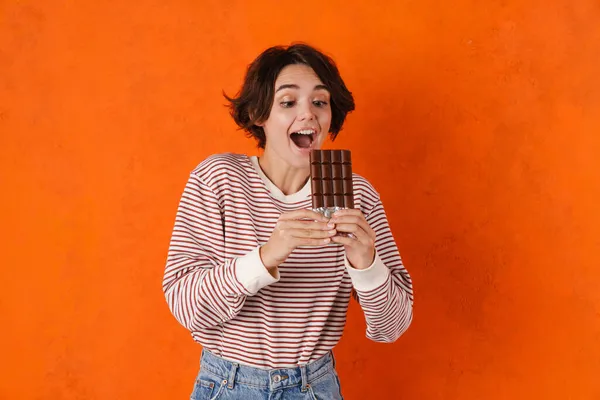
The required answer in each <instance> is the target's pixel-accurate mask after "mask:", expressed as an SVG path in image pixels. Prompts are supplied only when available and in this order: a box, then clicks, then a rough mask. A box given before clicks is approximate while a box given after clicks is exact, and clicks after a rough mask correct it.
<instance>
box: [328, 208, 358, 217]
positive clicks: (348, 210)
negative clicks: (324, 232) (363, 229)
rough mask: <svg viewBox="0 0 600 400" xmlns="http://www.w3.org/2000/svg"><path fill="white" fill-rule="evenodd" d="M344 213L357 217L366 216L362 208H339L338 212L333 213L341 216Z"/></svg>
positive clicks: (335, 215)
mask: <svg viewBox="0 0 600 400" xmlns="http://www.w3.org/2000/svg"><path fill="white" fill-rule="evenodd" d="M344 215H354V216H357V217H363V218H364V216H365V215H364V214H363V212H362V211H361V210H359V209H358V208H344V209H342V210H337V211H336V212H334V213H333V217H341V216H344Z"/></svg>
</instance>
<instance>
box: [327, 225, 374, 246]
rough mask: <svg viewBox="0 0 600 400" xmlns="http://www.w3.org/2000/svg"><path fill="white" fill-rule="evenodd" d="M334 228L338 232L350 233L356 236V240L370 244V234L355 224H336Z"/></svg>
mask: <svg viewBox="0 0 600 400" xmlns="http://www.w3.org/2000/svg"><path fill="white" fill-rule="evenodd" d="M335 229H336V230H337V231H338V232H344V233H350V234H352V235H354V236H355V237H356V239H357V240H358V241H360V242H361V243H364V244H369V245H370V244H372V242H373V240H372V239H371V236H370V235H369V234H368V233H367V232H365V231H364V229H362V227H361V226H359V225H356V224H336V226H335Z"/></svg>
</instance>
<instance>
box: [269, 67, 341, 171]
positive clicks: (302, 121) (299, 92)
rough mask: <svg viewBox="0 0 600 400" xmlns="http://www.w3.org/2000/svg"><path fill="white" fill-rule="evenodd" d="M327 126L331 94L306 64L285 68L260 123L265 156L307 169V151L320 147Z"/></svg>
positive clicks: (329, 123)
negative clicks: (267, 116) (267, 111)
mask: <svg viewBox="0 0 600 400" xmlns="http://www.w3.org/2000/svg"><path fill="white" fill-rule="evenodd" d="M330 125H331V106H330V94H329V91H328V90H327V89H326V88H325V86H324V85H323V82H321V80H320V79H319V77H318V76H317V75H316V74H315V72H314V71H313V70H312V68H310V67H309V66H306V65H302V64H293V65H288V66H287V67H285V68H284V69H283V70H282V71H281V73H280V74H279V76H278V77H277V80H276V81H275V96H274V101H273V107H272V108H271V113H270V114H269V118H268V119H267V120H266V121H265V122H264V123H262V124H261V125H260V126H262V127H263V129H264V131H265V135H266V138H267V141H266V144H265V155H266V154H267V153H268V154H269V157H273V156H276V158H277V159H278V160H279V161H285V162H287V163H288V164H289V165H290V166H292V167H295V168H306V167H308V159H309V154H310V151H311V150H312V149H319V148H321V144H322V143H323V141H324V140H325V138H326V137H327V134H328V133H329V127H330Z"/></svg>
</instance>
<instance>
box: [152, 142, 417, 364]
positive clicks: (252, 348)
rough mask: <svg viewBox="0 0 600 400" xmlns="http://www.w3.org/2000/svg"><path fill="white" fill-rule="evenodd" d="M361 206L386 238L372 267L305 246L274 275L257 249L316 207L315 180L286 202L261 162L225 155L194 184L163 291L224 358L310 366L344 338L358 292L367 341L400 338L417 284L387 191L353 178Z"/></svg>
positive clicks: (334, 249) (335, 250)
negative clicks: (282, 219) (388, 210)
mask: <svg viewBox="0 0 600 400" xmlns="http://www.w3.org/2000/svg"><path fill="white" fill-rule="evenodd" d="M353 184H354V197H355V208H359V209H360V210H361V211H362V212H363V213H364V214H365V216H366V219H367V221H368V223H369V224H370V226H371V227H372V228H373V229H374V230H375V232H376V233H377V239H376V243H375V247H376V256H375V261H374V262H373V264H372V265H371V266H370V267H369V268H368V269H366V270H356V269H354V268H352V267H351V266H350V265H349V263H348V261H347V259H346V257H345V252H344V247H343V246H342V245H340V244H335V243H330V244H327V245H323V246H320V247H300V248H297V249H296V250H294V251H293V252H292V254H291V255H290V256H289V257H288V259H287V260H286V261H285V262H284V263H282V264H281V265H280V266H279V267H278V271H277V273H276V274H275V277H273V276H272V275H271V274H270V273H269V272H268V271H267V269H266V268H265V267H264V265H263V264H262V261H261V259H260V256H259V252H258V249H259V247H260V246H261V245H263V244H265V243H266V242H267V241H268V239H269V237H270V235H271V233H272V231H273V229H274V227H275V224H276V222H277V219H278V217H279V216H280V215H281V213H283V212H287V211H292V210H298V209H307V208H311V198H310V180H309V182H307V183H306V185H305V186H304V187H303V188H302V189H301V190H300V191H299V192H297V193H295V194H292V195H285V194H284V193H283V192H281V191H280V190H279V189H278V188H277V187H276V186H275V185H274V184H273V183H272V182H271V181H270V180H269V179H268V178H267V177H266V175H265V174H264V173H263V172H262V170H261V169H260V166H259V164H258V160H257V158H256V157H248V156H246V155H239V154H232V153H226V154H218V155H213V156H211V157H209V158H207V159H206V160H204V161H203V162H202V163H201V164H200V165H199V166H198V167H196V168H195V169H194V170H193V171H192V173H191V174H190V177H189V180H188V182H187V184H186V186H185V189H184V192H183V195H182V197H181V201H180V203H179V208H178V210H177V215H176V218H175V226H174V229H173V234H172V238H171V242H170V247H169V253H168V257H167V265H166V269H165V273H164V280H163V290H164V293H165V297H166V300H167V303H168V305H169V308H170V309H171V312H172V313H173V315H174V316H175V318H177V320H178V321H179V322H180V323H181V324H182V325H183V326H185V327H186V328H187V329H188V330H190V331H191V333H192V337H193V339H194V340H195V341H196V342H198V343H200V344H201V345H202V346H203V347H204V348H206V349H207V350H210V351H211V352H213V353H214V354H216V355H218V356H220V357H223V358H225V359H228V360H231V361H234V362H238V363H241V364H245V365H249V366H253V367H258V368H266V369H271V368H289V367H293V366H297V365H302V364H306V363H308V362H311V361H313V360H315V359H317V358H319V357H321V356H323V355H324V354H326V353H327V352H328V351H330V350H331V349H332V348H333V347H334V346H335V345H336V344H337V343H338V341H339V340H340V338H341V336H342V332H343V329H344V325H345V323H346V312H347V309H348V303H349V300H350V295H351V292H352V288H355V289H356V292H357V293H358V297H359V303H360V306H361V308H362V310H363V312H364V314H365V317H366V322H367V332H366V334H367V337H368V338H370V339H372V340H374V341H377V342H393V341H395V340H396V339H397V338H398V337H399V336H400V335H401V334H402V333H403V332H404V331H405V330H406V329H407V328H408V326H409V324H410V322H411V320H412V304H413V297H412V283H411V279H410V276H409V274H408V272H407V271H406V269H405V268H404V266H403V265H402V261H401V259H400V254H399V253H398V249H397V247H396V243H395V242H394V239H393V237H392V234H391V232H390V228H389V226H388V221H387V218H386V215H385V212H384V209H383V205H382V203H381V200H380V198H379V195H378V193H377V192H376V191H375V189H374V188H373V187H372V186H371V185H370V184H369V182H368V181H367V180H366V179H364V178H363V177H361V176H359V175H358V174H354V175H353Z"/></svg>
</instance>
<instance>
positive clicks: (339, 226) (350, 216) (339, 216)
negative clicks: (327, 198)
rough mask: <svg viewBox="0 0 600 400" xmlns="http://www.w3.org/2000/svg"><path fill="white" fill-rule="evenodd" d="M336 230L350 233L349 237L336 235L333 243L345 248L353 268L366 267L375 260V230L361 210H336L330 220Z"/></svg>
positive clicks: (332, 239)
mask: <svg viewBox="0 0 600 400" xmlns="http://www.w3.org/2000/svg"><path fill="white" fill-rule="evenodd" d="M330 222H331V223H334V224H335V229H336V230H337V231H338V232H345V233H351V234H352V236H351V237H347V236H339V235H336V236H334V237H332V238H331V241H332V242H333V243H340V244H343V245H344V248H345V249H346V257H347V258H348V261H349V262H350V265H352V267H353V268H355V269H367V268H369V267H370V266H371V264H373V261H374V260H375V239H376V235H375V231H374V230H373V229H371V227H370V226H369V223H368V222H367V220H366V219H365V216H364V215H363V213H362V211H360V210H357V209H345V210H339V211H336V212H335V213H334V214H333V217H332V218H331V220H330Z"/></svg>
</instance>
